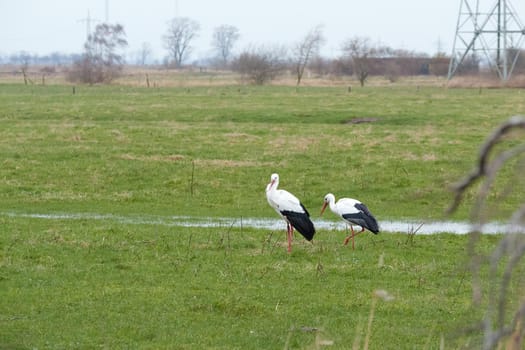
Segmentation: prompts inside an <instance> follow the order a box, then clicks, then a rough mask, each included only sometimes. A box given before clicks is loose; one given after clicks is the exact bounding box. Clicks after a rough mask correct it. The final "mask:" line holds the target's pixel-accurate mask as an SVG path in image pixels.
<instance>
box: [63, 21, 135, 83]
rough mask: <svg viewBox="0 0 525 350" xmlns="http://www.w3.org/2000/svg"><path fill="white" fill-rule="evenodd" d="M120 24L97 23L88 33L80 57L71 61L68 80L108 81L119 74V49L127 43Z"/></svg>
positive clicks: (120, 65) (120, 68)
mask: <svg viewBox="0 0 525 350" xmlns="http://www.w3.org/2000/svg"><path fill="white" fill-rule="evenodd" d="M125 36H126V34H125V32H124V27H123V26H122V25H120V24H116V25H111V24H107V23H103V24H99V25H97V27H96V28H95V32H94V33H93V34H91V35H89V37H88V39H87V41H86V43H85V45H84V49H85V52H84V54H83V55H82V57H81V58H80V59H78V60H76V61H75V62H74V63H73V66H72V68H71V69H70V70H69V72H68V80H69V81H72V82H77V81H78V82H81V83H88V84H96V83H109V82H111V81H112V80H114V79H115V78H117V77H118V76H119V75H120V72H121V71H122V67H123V65H124V57H123V56H122V55H121V54H119V50H121V49H123V48H124V47H126V46H127V45H128V42H127V41H126V39H125Z"/></svg>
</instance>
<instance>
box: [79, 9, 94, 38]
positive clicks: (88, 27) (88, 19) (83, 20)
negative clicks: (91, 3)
mask: <svg viewBox="0 0 525 350" xmlns="http://www.w3.org/2000/svg"><path fill="white" fill-rule="evenodd" d="M78 22H81V23H86V40H87V39H89V36H90V35H91V23H92V22H98V20H97V19H95V18H91V14H90V13H89V10H88V13H87V17H86V18H81V19H79V20H78Z"/></svg>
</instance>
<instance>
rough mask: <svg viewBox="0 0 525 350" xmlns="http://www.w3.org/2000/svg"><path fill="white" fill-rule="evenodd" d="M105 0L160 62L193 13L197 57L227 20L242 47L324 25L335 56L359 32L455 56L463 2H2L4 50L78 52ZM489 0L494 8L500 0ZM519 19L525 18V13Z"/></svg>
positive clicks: (328, 49) (134, 45) (286, 39)
mask: <svg viewBox="0 0 525 350" xmlns="http://www.w3.org/2000/svg"><path fill="white" fill-rule="evenodd" d="M106 2H107V3H108V10H109V11H108V16H109V22H110V23H120V24H122V25H123V26H124V28H125V31H126V34H127V40H128V43H129V46H128V49H127V52H128V54H133V53H134V52H138V51H139V49H140V47H141V46H142V43H144V42H147V43H149V44H150V45H151V47H152V49H153V55H154V56H155V57H157V58H159V59H161V58H162V57H164V56H166V54H167V51H166V50H165V48H164V45H163V41H162V36H163V35H164V34H165V32H166V29H167V22H168V20H170V19H171V18H173V17H175V16H183V17H189V18H191V19H193V20H195V21H197V22H198V23H199V24H200V26H201V30H200V34H199V37H198V38H197V39H196V40H195V41H194V44H193V46H194V47H195V48H194V51H193V55H192V59H197V58H201V57H205V56H206V55H207V54H208V53H209V52H210V50H211V45H210V43H211V39H212V33H213V30H214V28H215V27H217V26H219V25H222V24H228V25H233V26H235V27H237V28H238V29H239V32H240V34H241V38H240V40H239V43H238V45H237V47H236V49H237V50H239V49H242V48H243V47H246V46H248V45H251V44H257V45H258V44H265V45H271V44H282V45H291V44H293V43H294V42H297V41H298V40H300V39H301V38H302V37H303V36H304V35H305V34H306V33H307V32H308V31H309V30H310V29H311V28H313V27H314V26H316V25H318V24H322V25H323V26H324V34H325V37H326V39H327V43H326V44H325V46H324V49H323V54H325V55H329V56H337V55H339V53H340V51H339V50H340V47H341V44H342V42H343V41H344V40H346V39H348V38H351V37H354V36H366V37H369V38H371V39H372V40H373V41H374V42H381V43H382V44H385V45H388V46H390V47H392V48H394V49H406V50H411V51H416V52H425V53H428V54H434V53H436V52H437V51H438V48H440V49H441V51H444V52H446V53H450V52H451V51H452V45H453V40H454V35H455V29H456V23H457V19H458V12H459V4H460V0H439V1H430V0H322V1H320V0H318V1H312V0H264V1H260V0H253V1H251V0H147V1H138V0H89V1H87V0H0V55H6V54H12V53H16V52H19V51H27V52H30V53H37V54H48V53H51V52H56V51H59V52H64V53H79V52H81V51H82V46H83V43H84V41H85V38H86V22H85V19H86V18H87V16H88V11H89V13H90V16H91V17H92V19H93V20H99V21H104V20H105V19H106ZM472 2H474V1H472ZM483 2H484V1H481V3H483ZM486 2H487V4H488V5H487V6H489V7H490V5H492V4H493V3H494V0H491V1H488V0H486ZM517 2H518V1H517V0H514V1H513V3H514V5H516V3H517ZM519 2H520V3H521V2H522V1H519ZM522 7H523V6H522ZM519 16H520V18H521V19H523V17H524V16H525V14H520V15H519ZM83 20H84V21H83ZM96 23H97V22H95V21H93V22H92V25H91V27H92V28H94V27H95V25H96Z"/></svg>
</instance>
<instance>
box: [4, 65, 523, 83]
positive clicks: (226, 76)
mask: <svg viewBox="0 0 525 350" xmlns="http://www.w3.org/2000/svg"><path fill="white" fill-rule="evenodd" d="M66 72H67V67H47V66H30V67H29V68H28V70H27V84H33V85H43V84H44V85H47V84H49V85H57V84H66V85H73V84H72V83H70V82H68V81H67V80H66ZM0 83H10V84H12V83H21V84H24V76H23V74H22V70H21V68H20V67H19V66H14V65H3V66H0ZM112 84H114V85H126V86H136V87H140V86H142V87H148V86H149V87H151V88H154V87H191V86H225V85H228V86H232V85H244V84H245V82H243V80H242V78H241V76H240V75H239V74H236V73H234V72H231V71H222V70H216V69H212V68H202V69H199V68H185V69H166V68H163V67H152V66H150V67H137V66H125V67H124V69H123V71H122V75H121V77H119V78H118V79H116V80H115V81H114V82H113V83H112ZM295 84H296V81H295V76H294V74H293V73H292V72H287V73H284V74H282V75H281V76H279V77H278V78H277V79H275V80H273V81H272V83H271V85H283V86H295ZM366 85H367V86H389V85H409V86H442V87H443V86H447V87H451V88H500V87H514V88H523V87H525V75H520V76H514V77H512V79H510V80H509V81H507V82H502V81H501V80H500V79H498V78H497V77H496V76H495V75H491V74H480V75H478V76H457V77H454V78H453V79H451V80H450V81H448V80H447V79H446V77H442V76H403V77H399V78H398V79H397V80H396V81H395V82H394V83H393V82H391V81H390V80H389V79H387V78H386V77H382V76H373V77H371V78H369V79H368V80H367V83H366ZM301 86H319V87H321V86H346V87H351V88H354V87H358V86H359V81H358V80H357V79H355V78H354V77H349V76H333V75H326V76H317V75H314V74H308V73H306V74H305V76H304V77H303V80H302V82H301Z"/></svg>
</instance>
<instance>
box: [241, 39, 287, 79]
mask: <svg viewBox="0 0 525 350" xmlns="http://www.w3.org/2000/svg"><path fill="white" fill-rule="evenodd" d="M285 61H286V49H284V48H282V47H258V48H251V49H248V50H245V51H243V52H242V53H241V54H240V55H239V57H237V59H235V60H234V61H233V63H232V68H233V70H234V71H237V72H239V73H240V74H241V77H242V79H243V80H247V81H249V82H250V83H252V84H255V85H263V84H264V83H266V82H268V81H270V80H272V79H274V78H275V77H276V76H277V75H278V74H279V73H280V72H282V71H283V70H284V68H285V66H286V64H285Z"/></svg>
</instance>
